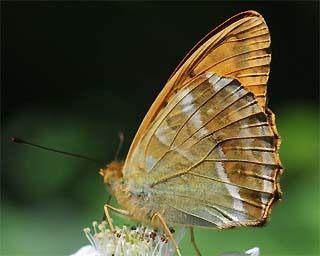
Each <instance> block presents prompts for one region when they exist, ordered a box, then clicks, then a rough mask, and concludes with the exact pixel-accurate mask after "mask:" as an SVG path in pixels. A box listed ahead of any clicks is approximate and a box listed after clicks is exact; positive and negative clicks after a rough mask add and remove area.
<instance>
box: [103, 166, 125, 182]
mask: <svg viewBox="0 0 320 256" xmlns="http://www.w3.org/2000/svg"><path fill="white" fill-rule="evenodd" d="M122 167H123V164H122V163H121V162H118V161H113V162H111V163H110V164H108V165H107V166H106V167H105V168H101V169H100V172H99V173H100V174H101V176H103V181H104V183H105V184H106V185H107V186H110V185H112V184H115V183H118V182H119V181H120V180H121V179H122V176H123V173H122Z"/></svg>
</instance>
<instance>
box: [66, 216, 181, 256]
mask: <svg viewBox="0 0 320 256" xmlns="http://www.w3.org/2000/svg"><path fill="white" fill-rule="evenodd" d="M84 232H85V234H86V236H87V238H88V240H89V241H90V244H91V247H82V248H81V249H80V250H79V251H78V252H77V253H75V254H73V255H72V256H112V255H114V256H126V255H128V256H129V255H130V256H140V255H141V256H145V255H152V256H172V255H174V253H175V248H174V246H173V243H172V241H171V240H170V238H169V237H168V236H167V235H165V234H162V233H160V232H158V231H155V230H152V229H149V228H146V227H144V226H138V227H132V228H129V227H127V226H123V227H122V228H119V227H116V230H115V233H113V232H112V231H111V230H110V229H108V228H107V223H106V222H105V221H104V222H102V223H101V224H98V223H97V222H93V232H91V230H90V228H85V229H84ZM184 233H185V229H184V228H183V229H181V230H180V232H179V234H178V235H177V238H176V240H177V242H179V241H180V240H181V239H182V237H183V235H184Z"/></svg>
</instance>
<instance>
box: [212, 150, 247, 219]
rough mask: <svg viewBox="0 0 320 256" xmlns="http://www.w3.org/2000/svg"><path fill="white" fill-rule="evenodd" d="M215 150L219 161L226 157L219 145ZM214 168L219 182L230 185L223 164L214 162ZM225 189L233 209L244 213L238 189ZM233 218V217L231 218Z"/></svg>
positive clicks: (232, 187) (231, 187)
mask: <svg viewBox="0 0 320 256" xmlns="http://www.w3.org/2000/svg"><path fill="white" fill-rule="evenodd" d="M217 149H218V154H219V157H220V158H221V159H225V158H226V157H225V155H224V153H223V151H222V147H221V145H219V146H218V148H217ZM215 166H216V169H217V172H218V175H219V177H220V178H221V180H223V181H224V182H228V183H230V180H229V178H228V176H227V174H226V172H225V169H224V165H223V163H221V162H216V163H215ZM226 188H227V190H228V191H229V193H230V195H231V196H232V197H234V202H233V208H234V209H235V210H238V211H240V212H245V211H246V210H245V208H244V207H243V202H241V196H240V189H239V188H238V187H236V186H233V185H230V184H226ZM233 218H235V217H233ZM235 220H238V219H237V218H235Z"/></svg>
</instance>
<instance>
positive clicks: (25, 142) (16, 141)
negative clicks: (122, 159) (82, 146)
mask: <svg viewBox="0 0 320 256" xmlns="http://www.w3.org/2000/svg"><path fill="white" fill-rule="evenodd" d="M11 141H12V142H14V143H18V144H25V145H29V146H32V147H35V148H41V149H44V150H47V151H51V152H55V153H59V154H63V155H68V156H74V157H78V158H82V159H86V160H89V161H91V162H95V163H97V164H99V165H102V166H104V165H105V164H104V163H102V162H101V161H98V160H96V159H93V158H91V157H87V156H83V155H79V154H74V153H70V152H65V151H61V150H57V149H52V148H47V147H44V146H40V145H37V144H34V143H31V142H28V141H25V140H22V139H20V138H17V137H13V138H11Z"/></svg>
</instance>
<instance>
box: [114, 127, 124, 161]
mask: <svg viewBox="0 0 320 256" xmlns="http://www.w3.org/2000/svg"><path fill="white" fill-rule="evenodd" d="M118 135H119V145H118V148H117V151H116V153H115V155H114V159H115V160H118V157H119V153H120V151H121V149H122V146H123V142H124V134H123V132H119V134H118Z"/></svg>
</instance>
